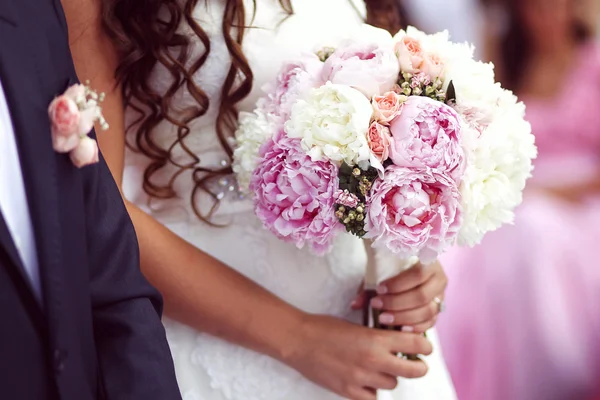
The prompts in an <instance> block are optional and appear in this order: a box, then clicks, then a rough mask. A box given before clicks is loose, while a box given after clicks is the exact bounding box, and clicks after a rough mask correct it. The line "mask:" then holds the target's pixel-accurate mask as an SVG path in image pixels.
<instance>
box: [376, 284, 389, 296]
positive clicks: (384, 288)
mask: <svg viewBox="0 0 600 400" xmlns="http://www.w3.org/2000/svg"><path fill="white" fill-rule="evenodd" d="M375 290H376V291H377V294H386V293H387V291H388V290H387V286H385V285H379V286H377V288H376V289H375Z"/></svg>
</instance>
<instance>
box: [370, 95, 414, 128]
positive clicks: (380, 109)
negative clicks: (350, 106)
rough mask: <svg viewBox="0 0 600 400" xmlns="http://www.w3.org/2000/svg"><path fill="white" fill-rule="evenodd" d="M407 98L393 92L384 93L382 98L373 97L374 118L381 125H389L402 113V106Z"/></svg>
mask: <svg viewBox="0 0 600 400" xmlns="http://www.w3.org/2000/svg"><path fill="white" fill-rule="evenodd" d="M404 101H406V96H401V95H399V94H397V93H395V92H393V91H390V92H387V93H384V94H383V95H382V96H373V100H372V101H371V104H373V118H375V120H377V122H379V123H380V124H383V125H389V122H390V121H391V120H393V119H394V118H396V117H397V116H398V114H399V113H400V111H402V104H403V103H404Z"/></svg>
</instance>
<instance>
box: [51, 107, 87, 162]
mask: <svg viewBox="0 0 600 400" xmlns="http://www.w3.org/2000/svg"><path fill="white" fill-rule="evenodd" d="M48 115H49V117H50V122H51V124H52V143H53V147H54V150H56V151H58V152H60V153H67V152H69V151H71V150H73V149H74V148H75V147H76V146H77V144H78V143H79V134H78V133H79V132H78V129H77V128H78V127H79V122H80V120H81V113H80V112H79V108H78V107H77V104H76V103H75V101H74V100H72V99H71V98H70V97H68V96H66V95H62V96H59V97H57V98H55V99H54V100H52V103H50V107H49V108H48Z"/></svg>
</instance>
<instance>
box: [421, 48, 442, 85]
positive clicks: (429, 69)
mask: <svg viewBox="0 0 600 400" xmlns="http://www.w3.org/2000/svg"><path fill="white" fill-rule="evenodd" d="M444 67H445V66H444V62H443V61H442V59H441V58H440V57H439V56H438V55H437V54H432V53H427V54H425V57H424V58H423V65H422V66H421V70H422V71H423V73H425V74H426V75H429V77H431V79H433V80H435V78H439V77H441V76H442V74H443V73H444Z"/></svg>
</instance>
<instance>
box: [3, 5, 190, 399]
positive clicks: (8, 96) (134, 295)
mask: <svg viewBox="0 0 600 400" xmlns="http://www.w3.org/2000/svg"><path fill="white" fill-rule="evenodd" d="M76 81H77V77H76V75H75V71H74V68H73V64H72V60H71V55H70V51H69V44H68V37H67V27H66V23H65V19H64V15H63V12H62V8H61V5H60V0H0V320H1V322H0V399H3V400H59V399H61V400H88V399H109V400H114V399H123V400H137V399H139V400H152V399H157V400H171V399H180V398H181V397H180V395H179V391H178V388H177V384H176V381H175V374H174V371H173V364H172V360H171V355H170V352H169V348H168V345H167V342H166V339H165V332H164V329H163V327H162V324H161V321H160V314H161V309H162V301H161V298H160V296H159V294H158V293H157V292H156V291H155V290H154V289H153V288H152V287H151V286H150V285H149V284H148V283H147V282H146V280H145V279H144V278H143V276H142V274H141V273H140V270H139V263H138V248H137V242H136V236H135V232H134V230H133V227H132V225H131V222H130V220H129V217H128V215H127V213H126V211H125V208H124V206H123V203H122V200H121V196H120V194H119V191H118V189H117V187H116V185H115V183H114V182H113V180H112V178H111V175H110V173H109V170H108V168H107V167H106V164H105V163H104V161H103V160H102V159H101V160H100V162H99V163H97V164H94V165H91V166H88V167H84V168H83V169H77V168H76V167H75V166H74V165H73V164H72V162H71V161H70V159H69V156H68V155H66V154H59V153H56V152H54V151H53V149H52V140H51V130H50V121H49V117H48V112H47V109H48V105H49V104H50V102H51V101H52V99H53V98H54V97H55V96H57V95H59V94H62V93H63V92H64V91H65V89H67V87H68V86H69V85H70V84H73V83H76Z"/></svg>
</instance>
